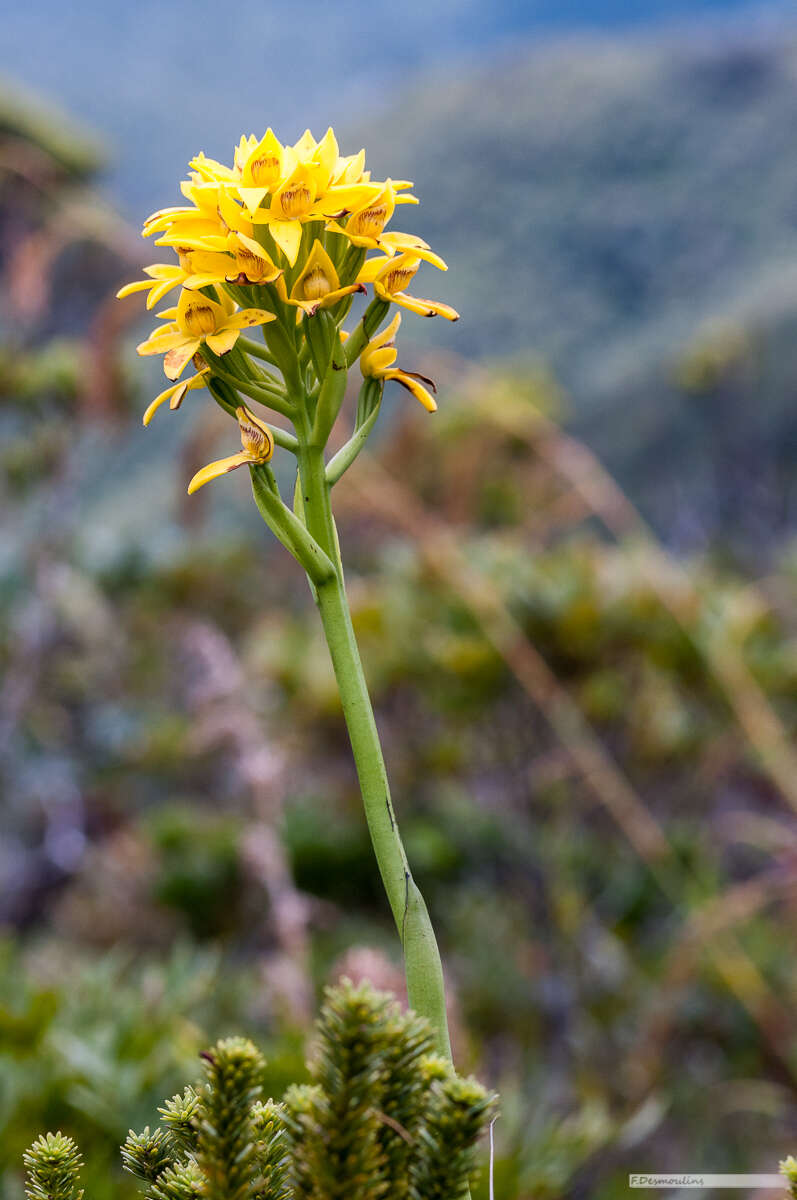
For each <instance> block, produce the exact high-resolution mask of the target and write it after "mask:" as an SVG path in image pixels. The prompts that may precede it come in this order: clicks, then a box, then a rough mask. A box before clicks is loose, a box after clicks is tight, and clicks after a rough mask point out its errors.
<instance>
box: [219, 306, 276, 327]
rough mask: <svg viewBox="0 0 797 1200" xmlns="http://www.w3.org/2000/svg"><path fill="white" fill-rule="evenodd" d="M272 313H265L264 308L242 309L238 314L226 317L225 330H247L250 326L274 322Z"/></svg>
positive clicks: (274, 317) (274, 318)
mask: <svg viewBox="0 0 797 1200" xmlns="http://www.w3.org/2000/svg"><path fill="white" fill-rule="evenodd" d="M276 319H277V318H276V316H275V315H274V313H271V312H266V310H265V309H264V308H242V309H241V310H240V311H239V312H237V313H233V314H232V316H231V317H227V319H226V320H225V322H224V328H225V329H249V328H250V326H252V325H265V324H266V323H267V322H268V321H276Z"/></svg>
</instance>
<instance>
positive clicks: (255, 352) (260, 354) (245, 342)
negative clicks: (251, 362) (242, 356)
mask: <svg viewBox="0 0 797 1200" xmlns="http://www.w3.org/2000/svg"><path fill="white" fill-rule="evenodd" d="M238 345H239V346H240V347H241V349H242V350H244V351H245V352H246V353H247V354H251V355H252V357H253V358H259V359H261V360H262V361H263V362H267V363H271V365H272V367H279V362H278V360H277V359H276V358H275V357H274V355H273V354H269V352H268V350H267V349H266V347H265V346H261V344H260V342H256V341H254V339H253V338H248V337H244V336H243V334H241V336H240V337H239V338H238Z"/></svg>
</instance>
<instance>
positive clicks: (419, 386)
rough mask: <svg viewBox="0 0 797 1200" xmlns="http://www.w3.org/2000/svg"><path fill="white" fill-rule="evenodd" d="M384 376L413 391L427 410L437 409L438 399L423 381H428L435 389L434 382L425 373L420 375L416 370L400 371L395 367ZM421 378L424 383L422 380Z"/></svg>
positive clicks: (433, 410) (434, 410)
mask: <svg viewBox="0 0 797 1200" xmlns="http://www.w3.org/2000/svg"><path fill="white" fill-rule="evenodd" d="M384 378H385V379H395V381H396V383H400V384H401V385H402V387H405V388H406V389H407V391H408V392H412V394H413V396H414V397H415V399H416V400H420V402H421V404H422V405H423V407H424V408H425V409H426V411H427V412H436V411H437V401H436V400H435V398H434V396H433V395H432V394H431V392H429V391H427V389H426V388H425V387H424V386H423V383H428V384H429V386H430V387H431V388H432V389H434V384H433V383H432V381H431V379H427V377H426V376H425V375H419V374H418V373H417V372H416V371H400V370H399V369H398V368H394V369H393V370H391V371H385V373H384ZM421 380H423V383H421V382H420V381H421Z"/></svg>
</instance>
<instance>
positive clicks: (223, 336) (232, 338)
mask: <svg viewBox="0 0 797 1200" xmlns="http://www.w3.org/2000/svg"><path fill="white" fill-rule="evenodd" d="M240 336H241V331H240V329H220V330H219V332H218V333H210V334H208V336H207V337H206V338H205V342H206V344H207V345H208V346H209V347H210V349H211V350H212V351H213V353H214V354H219V355H221V354H228V353H229V351H230V350H232V348H233V346H234V345H235V343H236V342H237V341H238V338H239V337H240Z"/></svg>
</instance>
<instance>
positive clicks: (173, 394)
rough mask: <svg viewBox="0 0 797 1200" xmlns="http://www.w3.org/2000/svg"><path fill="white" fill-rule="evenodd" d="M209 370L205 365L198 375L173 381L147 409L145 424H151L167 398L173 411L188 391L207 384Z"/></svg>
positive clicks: (144, 418)
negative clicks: (176, 381)
mask: <svg viewBox="0 0 797 1200" xmlns="http://www.w3.org/2000/svg"><path fill="white" fill-rule="evenodd" d="M209 371H210V367H203V368H202V370H201V371H198V372H197V373H196V375H192V376H191V378H190V379H181V380H180V381H179V382H178V383H173V384H172V385H171V387H167V388H166V389H165V390H164V391H162V392H161V393H160V395H159V396H156V397H155V399H154V400H153V401H152V403H151V404H150V406H149V408H148V409H147V411H146V412H145V413H144V417H143V422H144V424H145V425H149V423H150V421H151V420H152V418H153V417H154V416H155V413H156V412H157V411H158V409H159V408H160V406H161V405H162V404H165V403H166V401H167V400H168V401H169V408H170V409H171V410H172V412H174V410H175V409H177V408H179V407H180V405H181V404H182V402H183V397H184V396H185V394H186V392H190V391H193V390H194V388H201V387H204V386H205V381H206V378H207V375H208V372H209Z"/></svg>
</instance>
